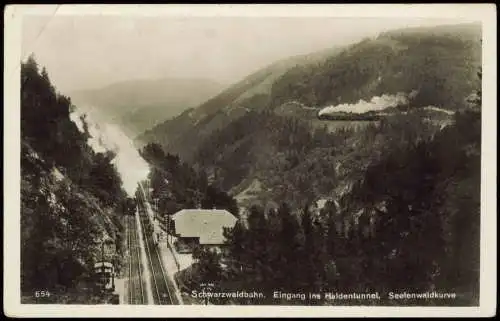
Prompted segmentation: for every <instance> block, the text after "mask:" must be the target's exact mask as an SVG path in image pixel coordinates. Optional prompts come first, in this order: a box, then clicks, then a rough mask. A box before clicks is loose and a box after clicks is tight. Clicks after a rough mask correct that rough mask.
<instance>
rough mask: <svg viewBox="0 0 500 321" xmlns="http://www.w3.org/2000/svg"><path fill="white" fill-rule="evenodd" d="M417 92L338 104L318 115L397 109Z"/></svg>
mask: <svg viewBox="0 0 500 321" xmlns="http://www.w3.org/2000/svg"><path fill="white" fill-rule="evenodd" d="M416 94H417V91H415V90H413V91H412V92H410V93H409V94H406V93H402V92H399V93H397V94H395V95H386V94H384V95H382V96H374V97H373V98H372V99H371V100H370V101H365V100H363V99H361V100H359V101H358V102H357V103H355V104H339V105H336V106H328V107H325V108H323V109H321V110H320V112H319V115H324V114H332V113H336V112H344V113H353V114H362V113H366V112H369V111H380V110H384V109H386V108H390V107H397V106H401V105H404V104H408V103H409V100H410V99H412V98H414V97H415V96H416Z"/></svg>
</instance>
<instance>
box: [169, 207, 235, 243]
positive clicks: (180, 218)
mask: <svg viewBox="0 0 500 321" xmlns="http://www.w3.org/2000/svg"><path fill="white" fill-rule="evenodd" d="M172 220H173V221H174V223H175V231H176V233H177V234H178V235H179V236H180V237H199V238H200V244H223V243H224V240H225V238H224V235H223V231H224V230H223V228H224V227H227V228H233V227H234V225H235V224H236V221H237V220H238V219H237V218H236V217H235V216H234V215H233V214H231V213H230V212H228V211H226V210H218V209H213V210H211V209H184V210H181V211H179V212H177V213H175V214H174V215H173V216H172Z"/></svg>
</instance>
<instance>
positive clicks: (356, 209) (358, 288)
mask: <svg viewBox="0 0 500 321" xmlns="http://www.w3.org/2000/svg"><path fill="white" fill-rule="evenodd" d="M480 96H481V91H480V89H479V90H478V95H476V96H475V97H476V99H475V100H474V101H472V105H471V106H469V108H467V109H464V110H461V111H459V112H457V113H456V114H455V116H454V117H453V120H452V122H451V123H450V124H449V125H448V126H446V127H444V128H442V129H441V130H439V131H435V132H434V133H426V131H425V130H423V128H422V127H420V128H419V127H413V128H412V127H411V126H408V123H403V122H401V120H399V122H394V123H393V124H385V125H383V126H381V127H375V126H374V127H369V129H367V130H366V131H361V132H359V133H358V136H362V137H364V138H362V139H360V140H359V141H358V143H361V144H362V143H363V142H364V143H365V144H368V145H369V144H374V145H375V146H376V147H375V148H373V149H372V150H370V152H369V154H368V155H362V154H357V155H356V156H354V157H353V158H351V160H352V161H354V160H356V159H357V158H358V157H359V158H365V160H364V161H363V163H364V164H365V166H359V165H358V164H356V165H354V164H352V163H351V161H350V160H348V159H345V158H344V159H343V160H342V166H347V167H348V166H352V165H354V166H355V167H356V172H357V173H358V174H359V175H354V176H351V178H350V179H351V181H352V185H351V188H350V189H348V190H345V191H344V193H342V194H340V195H333V194H331V195H330V196H332V197H331V198H330V201H328V202H327V203H326V205H325V206H324V207H323V208H321V209H318V208H316V207H313V206H311V205H312V204H311V202H310V201H306V202H304V203H303V204H304V205H303V206H297V205H295V204H294V205H292V206H290V205H289V203H287V202H280V204H281V205H280V206H278V207H277V208H269V209H264V207H262V206H256V205H253V206H251V207H250V209H249V213H248V219H247V223H248V224H241V223H238V224H237V226H236V228H235V229H234V230H232V231H228V232H227V236H228V238H229V240H228V242H227V244H228V247H229V249H228V250H227V251H226V252H223V253H222V254H220V253H216V252H212V251H209V250H206V251H203V253H202V254H199V255H198V261H197V263H196V265H195V270H196V271H197V273H198V275H200V276H201V277H202V280H221V281H220V282H217V283H216V289H217V290H220V291H231V290H236V289H241V288H244V289H246V290H247V291H252V290H255V291H263V292H264V293H266V298H265V299H262V300H261V301H259V302H260V303H261V304H271V303H272V304H276V299H275V298H273V293H274V291H276V290H277V289H279V290H280V291H282V292H284V293H309V292H311V293H325V292H342V293H375V292H378V293H379V294H380V297H381V298H380V299H377V298H375V299H371V300H366V299H364V300H360V301H352V300H350V303H349V304H363V305H401V304H405V305H419V306H422V305H447V306H470V305H478V304H479V268H480V267H479V241H480V234H479V232H480V201H481V197H480V186H481V180H480V178H481V166H480V163H481V100H480V98H479V99H477V97H480ZM413 120H414V119H413ZM398 125H399V128H398ZM415 129H417V130H415ZM388 130H391V131H388ZM389 133H391V134H392V136H389V137H387V136H386V137H385V138H382V139H381V137H384V136H385V135H387V134H389ZM322 137H323V139H325V140H329V141H330V143H331V144H332V145H333V142H334V140H335V137H337V138H338V136H331V137H327V136H322ZM347 142H349V139H347ZM351 142H352V141H351ZM347 146H355V148H356V149H358V150H360V149H361V150H365V151H366V148H367V147H363V148H360V147H359V144H356V145H347ZM347 146H346V145H344V146H343V148H348V147H347ZM332 151H333V149H332ZM375 151H380V153H378V154H376V155H374V154H373V153H374V152H375ZM370 154H371V155H370ZM333 155H335V156H336V157H339V156H338V154H335V153H333ZM306 159H307V157H306ZM333 159H335V158H332V160H333ZM337 159H338V158H337ZM327 162H328V161H327ZM317 164H321V165H324V164H325V162H323V161H322V158H320V157H317V158H316V162H315V163H313V164H312V166H317ZM332 165H333V164H332V163H330V166H332ZM301 173H303V175H306V176H305V178H304V179H305V180H306V181H309V182H315V181H316V180H318V178H316V176H315V175H314V174H313V173H314V171H311V169H309V171H307V170H305V171H302V172H301ZM325 175H327V176H329V179H331V180H332V184H333V185H335V184H338V183H337V181H339V179H337V178H335V175H329V174H325ZM283 176H285V177H286V176H287V174H286V172H285V175H283ZM304 191H307V189H305V190H304ZM312 194H314V192H312ZM311 196H314V195H311ZM221 263H223V264H224V266H225V267H224V268H223V267H222V265H221ZM183 275H184V277H186V276H185V273H184V274H183ZM433 291H434V292H433ZM390 292H392V293H427V292H428V293H434V294H433V295H434V297H433V298H426V299H420V300H418V299H417V300H415V299H409V300H404V301H401V300H391V299H390V298H389V293H390ZM443 293H452V294H453V295H455V297H453V298H446V297H443ZM237 302H238V303H240V304H245V303H246V304H255V299H253V300H251V301H245V299H239V300H237ZM291 302H293V303H295V304H306V305H323V304H327V305H330V304H333V305H344V303H343V301H342V300H340V301H339V300H328V299H325V297H324V296H322V297H321V298H317V299H310V298H309V297H304V298H301V297H299V296H296V297H294V298H292V299H291V300H290V299H283V301H282V303H283V304H289V303H291ZM212 303H215V304H230V303H236V301H234V302H233V301H231V300H230V299H219V300H213V302H212Z"/></svg>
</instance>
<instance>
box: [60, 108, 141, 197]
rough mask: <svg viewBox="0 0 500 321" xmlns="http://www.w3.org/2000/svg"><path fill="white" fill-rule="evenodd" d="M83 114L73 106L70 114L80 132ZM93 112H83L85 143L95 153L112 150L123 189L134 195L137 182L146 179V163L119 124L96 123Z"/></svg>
mask: <svg viewBox="0 0 500 321" xmlns="http://www.w3.org/2000/svg"><path fill="white" fill-rule="evenodd" d="M82 117H84V115H83V114H82V113H81V112H80V111H79V110H78V108H75V110H74V111H73V112H72V113H71V114H70V119H71V120H72V121H73V122H74V123H75V124H76V126H77V127H78V129H79V130H80V132H82V133H83V132H84V128H85V127H84V123H83V121H82ZM97 119H99V117H98V115H96V114H95V113H94V114H92V115H89V114H88V113H85V123H86V124H87V127H88V131H89V135H90V136H91V137H90V138H89V139H88V141H87V143H88V144H89V146H90V147H91V148H92V149H93V150H94V152H96V153H103V152H106V151H113V152H114V153H115V154H116V157H115V158H114V159H113V161H112V163H113V164H114V165H115V167H116V170H117V171H118V173H119V174H120V176H121V179H122V181H123V189H124V190H125V191H126V192H127V194H128V195H129V196H131V197H133V196H134V194H135V190H136V188H137V184H138V183H139V182H140V181H142V180H144V179H146V178H147V175H148V173H149V166H148V163H147V162H146V161H145V160H144V159H143V158H142V157H141V156H140V155H139V152H138V151H137V149H136V148H135V147H134V144H133V142H132V140H131V139H130V138H129V137H128V136H127V135H125V133H123V131H122V130H121V129H120V127H119V126H117V125H115V124H109V123H105V122H102V123H98V121H96V120H97Z"/></svg>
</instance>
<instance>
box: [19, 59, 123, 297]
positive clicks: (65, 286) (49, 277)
mask: <svg viewBox="0 0 500 321" xmlns="http://www.w3.org/2000/svg"><path fill="white" fill-rule="evenodd" d="M72 108H74V106H72V104H71V101H70V99H69V98H68V97H66V96H64V95H62V94H59V93H58V92H57V91H56V89H55V88H54V87H53V86H52V85H51V83H50V80H49V76H48V73H47V71H46V70H45V68H42V69H41V70H40V68H39V67H38V66H37V63H36V61H35V60H34V58H33V57H30V58H29V59H28V60H27V61H26V62H25V63H23V64H22V65H21V292H22V294H23V300H27V301H26V302H32V301H31V300H33V299H34V291H49V292H50V293H51V294H52V295H51V297H50V298H47V300H53V302H57V303H64V302H72V303H81V304H84V303H91V302H100V301H99V300H101V299H102V298H99V297H95V296H92V292H91V291H90V292H89V291H85V289H89V288H91V286H92V284H93V283H94V282H93V281H92V279H91V278H92V273H91V272H92V268H93V264H94V263H95V262H96V261H97V260H100V259H101V257H102V247H101V246H102V244H103V242H105V256H106V257H105V258H106V259H107V260H111V261H112V262H114V263H115V264H116V266H117V267H118V269H120V266H121V259H120V258H121V256H122V248H121V238H122V233H123V227H122V225H121V220H120V216H121V215H122V210H123V204H124V201H125V200H126V198H127V195H126V194H125V192H124V191H123V189H122V186H121V179H120V176H119V174H118V173H117V171H116V169H115V168H114V165H113V164H112V159H113V157H114V155H113V154H111V153H95V152H94V151H93V150H92V148H91V147H90V146H89V145H88V144H87V140H88V138H89V133H88V131H86V132H84V133H81V132H80V131H79V129H78V127H77V126H76V125H75V123H73V122H72V121H71V119H70V113H71V112H72ZM82 122H83V123H84V124H85V122H84V120H83V119H82ZM76 292H78V295H72V293H76ZM96 300H97V301H96Z"/></svg>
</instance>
